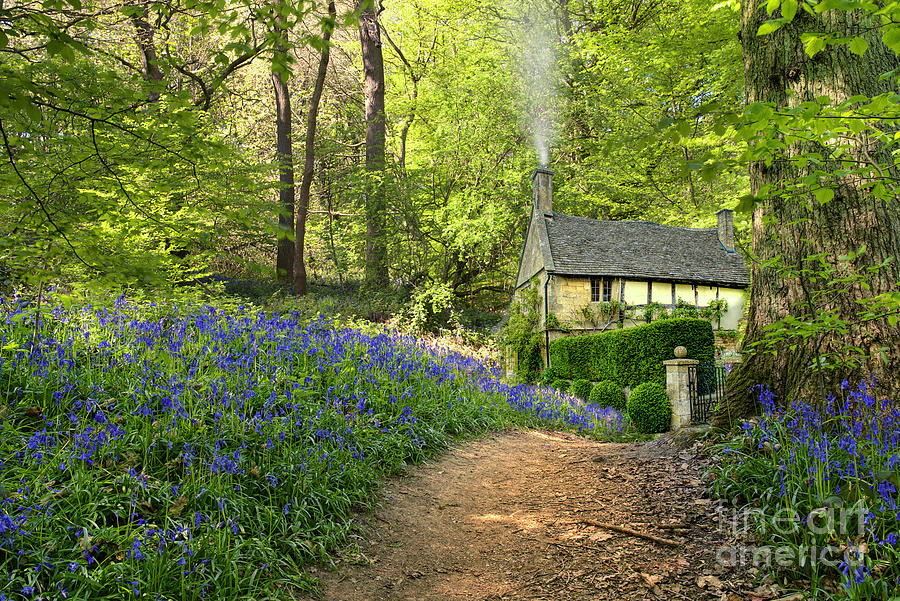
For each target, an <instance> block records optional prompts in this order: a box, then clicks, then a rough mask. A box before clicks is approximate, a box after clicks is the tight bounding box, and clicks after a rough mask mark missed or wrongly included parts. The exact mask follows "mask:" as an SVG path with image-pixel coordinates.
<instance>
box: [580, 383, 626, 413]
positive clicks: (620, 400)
mask: <svg viewBox="0 0 900 601" xmlns="http://www.w3.org/2000/svg"><path fill="white" fill-rule="evenodd" d="M589 400H590V402H592V403H594V404H595V405H599V406H600V407H612V408H613V409H619V410H622V409H625V391H623V390H622V387H621V386H619V385H618V384H616V383H615V382H611V381H610V380H604V381H602V382H597V383H596V384H594V387H593V388H591V396H590V397H589Z"/></svg>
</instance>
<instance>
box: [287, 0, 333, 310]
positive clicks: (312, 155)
mask: <svg viewBox="0 0 900 601" xmlns="http://www.w3.org/2000/svg"><path fill="white" fill-rule="evenodd" d="M336 18H337V9H336V8H335V5H334V0H331V1H330V2H329V3H328V20H327V21H325V23H324V24H323V25H322V43H323V47H322V54H321V55H320V56H319V70H318V72H317V73H316V84H315V86H314V88H313V94H312V98H311V99H310V101H309V114H308V115H307V119H306V149H305V160H304V163H303V179H302V180H301V182H300V198H299V199H298V201H297V223H296V227H295V229H294V232H295V240H294V249H295V254H294V294H297V295H304V294H306V263H305V262H304V260H303V249H304V245H305V238H306V214H307V211H308V210H309V190H310V187H311V186H312V179H313V171H314V169H315V164H316V119H317V118H318V116H319V103H320V102H321V100H322V89H323V88H324V87H325V75H326V74H327V73H328V59H329V57H330V55H331V45H330V42H331V34H332V32H333V31H334V23H335V19H336ZM313 277H315V276H313Z"/></svg>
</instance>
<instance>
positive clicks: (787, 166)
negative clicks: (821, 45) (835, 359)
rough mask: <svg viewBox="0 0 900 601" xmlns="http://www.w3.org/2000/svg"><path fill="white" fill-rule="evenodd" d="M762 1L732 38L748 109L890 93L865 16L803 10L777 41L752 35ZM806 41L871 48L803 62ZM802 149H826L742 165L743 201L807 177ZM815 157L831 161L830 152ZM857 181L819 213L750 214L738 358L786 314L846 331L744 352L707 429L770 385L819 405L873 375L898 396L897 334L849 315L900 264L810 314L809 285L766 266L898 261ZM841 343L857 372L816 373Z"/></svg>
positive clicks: (866, 144) (887, 55)
mask: <svg viewBox="0 0 900 601" xmlns="http://www.w3.org/2000/svg"><path fill="white" fill-rule="evenodd" d="M765 4H766V2H765V1H764V0H744V1H743V2H742V16H741V41H742V44H743V52H744V73H745V81H746V89H747V94H748V101H749V102H751V103H754V102H770V103H774V104H775V105H776V107H786V106H796V105H798V104H800V103H802V102H806V101H813V100H815V99H816V98H817V97H820V96H829V97H830V98H831V101H832V102H833V103H837V102H841V101H844V100H846V99H848V98H849V97H851V96H853V95H855V94H864V95H866V96H870V97H871V96H876V95H878V94H881V93H884V92H887V91H890V87H891V83H890V80H886V81H882V80H880V78H879V76H880V74H881V73H884V72H886V71H890V70H891V69H893V68H894V67H895V66H896V58H895V56H894V55H893V53H892V52H891V51H890V50H889V49H888V48H887V47H886V46H884V44H882V42H881V40H880V37H879V35H878V31H877V22H876V21H875V19H872V18H871V16H869V15H867V14H866V13H864V12H863V11H843V10H832V11H829V12H826V13H824V14H822V15H810V14H808V13H806V12H805V11H803V10H801V11H799V12H798V13H797V15H796V17H795V18H794V20H793V22H791V23H790V24H788V25H786V26H785V27H783V28H781V29H779V30H778V31H777V32H775V33H774V34H771V35H764V36H758V35H757V31H758V29H759V26H760V25H761V24H762V23H763V22H764V21H765V20H766V19H768V18H771V17H769V16H768V15H767V14H766V12H765ZM805 32H810V33H814V32H815V33H823V32H833V33H836V34H838V36H851V35H860V36H863V37H865V39H866V40H867V41H868V43H869V49H868V51H867V52H866V53H865V55H864V56H862V57H860V56H856V55H854V54H852V53H851V52H850V51H849V50H848V49H847V47H846V46H843V45H833V46H828V47H827V48H826V49H825V50H823V51H822V52H820V53H818V54H816V55H815V56H813V57H810V56H808V55H807V54H806V53H805V51H804V45H803V43H802V41H801V37H800V36H801V35H802V34H803V33H805ZM772 126H773V125H770V127H772ZM811 151H820V152H821V151H823V149H822V148H821V147H819V146H813V145H812V144H808V143H807V144H804V145H801V144H794V145H792V146H790V147H789V148H788V149H787V150H786V153H787V157H784V158H778V159H776V160H774V161H773V162H772V163H771V164H769V165H766V164H764V163H763V162H759V163H754V164H751V165H750V184H751V190H752V192H753V193H754V194H757V192H758V191H759V190H760V189H761V188H762V187H763V186H764V185H767V184H770V185H772V186H774V187H775V188H776V190H777V189H778V188H780V187H781V185H782V184H783V183H785V182H791V181H796V180H798V179H799V178H802V177H804V176H806V175H808V174H809V173H811V171H806V170H801V169H799V168H798V167H797V166H796V164H795V163H792V162H790V161H789V160H788V159H789V158H790V157H791V156H796V155H798V154H801V153H808V152H811ZM855 152H856V154H857V157H854V158H859V159H860V160H862V161H865V158H868V157H871V158H872V159H874V160H876V161H877V162H878V163H880V164H881V165H892V164H893V161H892V159H891V155H890V153H889V151H888V150H887V149H885V148H884V147H883V146H881V145H879V144H876V143H874V142H870V141H869V140H866V139H862V140H861V143H860V144H859V145H858V146H857V147H856V148H855ZM863 155H865V157H864V156H863ZM823 156H824V157H828V153H827V151H825V152H823ZM839 167H840V166H839V163H838V162H836V161H834V160H830V159H829V160H826V161H825V165H824V167H822V166H820V167H819V168H824V170H825V171H826V172H828V173H832V172H834V171H836V170H838V169H839ZM894 175H896V174H894ZM864 183H866V182H864V181H861V178H859V177H844V178H842V179H840V180H838V182H837V186H836V189H835V190H834V191H835V196H834V198H833V199H832V200H831V201H830V202H827V203H825V204H820V203H819V202H817V201H815V199H813V198H812V197H810V198H809V199H797V198H785V196H786V195H784V196H783V195H780V194H778V193H777V192H776V193H775V194H771V195H768V197H767V198H766V200H764V201H762V202H761V203H760V204H759V205H757V207H756V209H755V210H754V212H753V216H752V250H753V254H754V255H756V256H757V257H758V259H759V260H758V261H757V260H755V261H754V262H753V266H752V270H751V277H752V289H751V294H750V306H749V318H748V323H747V331H746V334H745V337H744V343H743V347H744V349H745V350H746V349H749V348H752V345H754V344H755V343H757V342H759V341H761V340H764V339H765V338H766V335H767V331H766V328H767V327H768V326H770V325H771V324H774V323H776V322H778V321H779V320H782V319H784V318H786V317H791V316H792V317H795V318H796V319H798V320H800V321H805V322H810V321H812V319H813V317H814V316H815V314H816V312H821V311H828V310H833V311H835V314H836V315H837V316H838V317H839V318H840V319H842V320H846V321H847V322H848V328H847V331H846V333H842V334H838V333H825V334H824V335H821V336H818V337H811V338H810V339H808V340H805V341H801V340H799V339H794V340H792V341H790V344H789V343H787V342H786V343H785V344H782V345H781V348H777V351H778V352H777V354H772V353H756V354H750V353H748V354H747V355H746V356H745V358H744V362H743V363H742V364H741V365H740V366H739V367H737V368H736V369H735V371H734V372H733V373H732V375H731V376H730V377H729V380H728V389H727V391H726V402H725V403H724V404H723V408H722V410H720V412H719V413H718V414H717V416H716V418H715V420H714V423H715V424H716V425H723V426H724V425H727V424H730V423H731V422H732V421H733V420H735V419H737V418H743V417H747V416H749V415H751V414H753V413H755V412H756V411H757V410H758V407H757V404H756V398H757V396H758V394H757V393H756V392H753V391H751V387H752V386H754V385H759V384H762V385H766V386H768V387H769V389H770V390H771V391H772V392H773V393H775V396H776V398H777V399H778V401H779V402H781V403H783V404H784V403H788V402H790V401H791V400H793V399H795V398H801V397H802V398H805V399H807V400H809V401H815V400H817V399H818V400H824V398H823V397H824V396H825V393H826V392H827V393H835V394H839V383H840V381H841V380H843V379H848V380H849V381H850V383H851V385H856V384H858V383H859V382H860V381H861V380H863V379H866V378H868V377H869V376H870V375H872V376H876V377H877V378H878V380H879V382H880V384H881V385H880V386H879V389H880V391H881V393H880V396H884V395H885V394H888V395H890V394H893V395H896V393H897V392H898V383H897V379H896V375H895V372H896V367H897V366H898V359H900V330H898V328H896V327H890V325H889V324H888V323H887V320H886V319H881V320H875V321H870V322H867V323H859V322H858V317H857V314H858V312H859V311H860V309H861V307H862V305H861V304H860V302H859V301H861V300H864V299H871V298H873V297H875V296H877V295H879V294H881V293H884V292H889V291H895V290H896V286H897V282H898V281H900V261H897V260H895V261H894V262H893V263H892V264H890V265H888V267H887V268H884V269H882V270H880V271H878V272H876V273H874V274H873V275H870V276H869V277H868V279H867V282H866V283H867V284H868V285H869V286H870V289H869V290H866V289H865V288H864V287H863V286H859V285H853V286H852V287H850V289H849V290H848V291H846V292H844V293H842V294H838V295H835V296H834V297H832V298H831V299H829V301H828V302H827V303H826V304H824V305H820V306H818V307H816V306H814V305H813V303H811V295H810V286H811V285H815V283H811V282H810V281H809V280H808V278H807V277H795V276H793V275H792V274H791V273H787V272H785V271H784V270H782V269H777V268H775V267H772V266H770V264H766V263H765V261H767V260H770V259H775V258H777V257H782V259H783V265H788V266H795V267H796V266H801V265H805V266H807V267H808V266H809V262H808V261H806V259H807V258H808V257H810V256H811V255H817V254H820V253H821V256H823V257H824V258H825V259H824V260H825V261H827V263H828V264H829V265H831V266H837V265H838V257H840V256H841V255H844V254H846V253H847V252H848V251H853V250H856V249H858V248H859V247H860V246H861V245H862V244H865V245H867V251H866V252H865V253H864V254H863V255H862V256H860V257H859V258H857V259H856V260H855V262H854V264H853V267H854V270H855V271H856V272H857V273H865V272H866V270H867V269H869V268H871V267H874V266H876V265H879V264H880V263H882V262H883V261H885V260H886V259H888V258H889V257H894V258H895V259H896V258H900V212H898V211H897V210H896V208H892V207H890V206H888V204H887V203H885V202H883V201H881V200H878V199H877V198H874V197H873V196H871V195H869V194H867V193H866V191H865V190H862V189H861V188H860V186H861V185H862V184H864ZM804 200H805V201H808V202H802V201H804ZM794 343H797V344H796V346H793V344H794ZM847 343H849V344H851V345H853V346H856V347H858V348H860V349H863V350H864V351H866V353H867V354H868V356H867V357H862V360H861V362H860V364H859V365H857V366H855V367H854V366H843V367H840V368H836V369H828V370H823V369H821V368H817V367H815V366H818V365H819V364H820V358H821V357H823V356H826V355H828V354H829V353H842V352H845V350H844V349H845V345H846V344H847ZM882 348H885V355H886V358H885V360H882V359H881V358H879V354H880V353H879V352H876V351H877V350H878V349H882ZM894 398H896V396H895V397H894Z"/></svg>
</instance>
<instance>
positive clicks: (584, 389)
mask: <svg viewBox="0 0 900 601" xmlns="http://www.w3.org/2000/svg"><path fill="white" fill-rule="evenodd" d="M569 394H571V395H572V396H576V397H578V398H579V399H583V400H585V401H586V400H588V397H589V396H590V395H591V382H590V380H585V379H584V378H580V379H578V380H575V381H574V382H572V386H570V387H569Z"/></svg>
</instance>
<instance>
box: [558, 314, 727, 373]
mask: <svg viewBox="0 0 900 601" xmlns="http://www.w3.org/2000/svg"><path fill="white" fill-rule="evenodd" d="M676 346H684V347H685V348H687V351H688V354H687V356H688V358H690V359H697V360H698V361H700V364H701V365H712V364H713V363H714V361H715V356H716V355H715V353H716V351H715V336H714V335H713V329H712V325H711V324H710V323H709V322H708V321H706V320H705V319H666V320H662V321H655V322H653V323H649V324H646V325H640V326H637V327H634V328H628V329H625V330H613V331H611V332H604V333H602V334H589V335H587V336H567V337H565V338H559V339H558V340H554V341H553V342H551V343H550V363H551V364H552V365H553V370H554V372H555V374H556V375H557V376H558V377H561V378H567V379H570V380H576V379H579V378H584V379H586V380H591V381H593V382H601V381H603V380H610V381H612V382H615V383H616V384H618V385H619V386H620V387H622V388H624V387H626V386H628V387H635V386H637V385H638V384H642V383H644V382H656V383H657V384H665V382H666V369H665V366H664V365H663V363H662V362H663V361H665V360H666V359H674V358H675V356H674V355H673V354H672V351H674V350H675V347H676Z"/></svg>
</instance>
